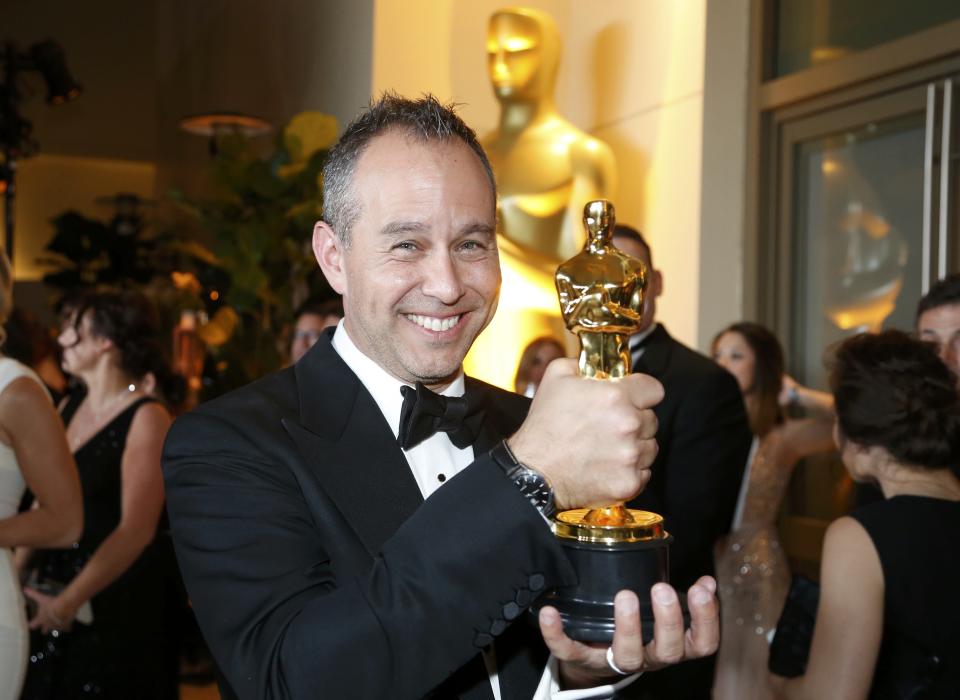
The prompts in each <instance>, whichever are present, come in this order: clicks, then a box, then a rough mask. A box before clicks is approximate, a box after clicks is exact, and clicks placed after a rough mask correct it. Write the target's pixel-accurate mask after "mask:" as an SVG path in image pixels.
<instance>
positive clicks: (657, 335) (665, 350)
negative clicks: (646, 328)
mask: <svg viewBox="0 0 960 700" xmlns="http://www.w3.org/2000/svg"><path fill="white" fill-rule="evenodd" d="M641 347H642V348H643V352H642V353H641V354H640V357H639V359H638V360H637V361H636V362H635V363H634V367H633V371H634V372H640V373H642V374H649V375H652V376H654V377H661V376H663V373H664V372H665V371H666V369H667V366H668V365H669V364H670V353H671V351H672V347H673V342H672V338H671V337H670V334H669V333H667V329H666V328H664V327H663V325H662V324H660V323H658V324H657V327H656V328H654V329H653V331H652V332H651V333H650V335H649V336H647V338H646V339H645V340H644V341H643V345H641Z"/></svg>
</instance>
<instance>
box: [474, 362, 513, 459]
mask: <svg viewBox="0 0 960 700" xmlns="http://www.w3.org/2000/svg"><path fill="white" fill-rule="evenodd" d="M465 386H466V390H467V391H468V392H471V393H475V394H477V395H479V396H480V397H481V400H482V401H483V409H484V413H483V423H482V424H481V426H480V431H479V433H478V434H477V438H476V440H474V442H473V454H474V456H475V457H478V458H479V457H481V456H483V455H484V454H486V453H487V452H489V451H490V450H491V449H493V446H494V445H496V444H497V443H498V442H500V441H501V440H503V439H504V438H507V437H510V436H511V435H513V433H514V432H516V430H517V428H518V427H519V426H520V423H522V422H523V419H524V418H525V417H526V409H527V407H528V406H529V400H528V399H526V398H523V397H520V396H516V395H508V396H510V398H511V399H512V401H511V402H510V405H509V406H508V405H507V404H505V403H504V402H503V401H502V400H501V401H498V400H497V396H496V395H495V393H494V389H493V388H492V387H491V386H490V385H489V384H485V383H484V382H481V381H479V380H477V379H474V378H472V377H466V383H465ZM502 395H503V392H501V396H502Z"/></svg>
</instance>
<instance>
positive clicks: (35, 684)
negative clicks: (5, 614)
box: [21, 397, 178, 700]
mask: <svg viewBox="0 0 960 700" xmlns="http://www.w3.org/2000/svg"><path fill="white" fill-rule="evenodd" d="M80 400H82V397H75V398H74V399H72V400H71V401H70V402H68V404H67V405H66V406H65V407H64V410H63V420H64V424H69V422H70V419H71V418H72V417H73V414H74V413H75V412H76V410H77V407H78V406H79V403H80ZM153 400H154V399H150V398H143V399H139V400H137V401H135V402H133V403H132V404H131V405H130V406H129V407H128V408H127V409H126V410H124V411H123V412H122V413H120V414H119V415H118V416H117V417H116V418H114V419H113V420H112V421H111V422H110V423H109V424H107V425H106V426H104V428H103V429H102V430H101V431H100V432H98V433H97V434H96V435H94V436H93V437H92V438H91V439H90V440H89V441H88V442H86V443H85V444H84V445H83V446H82V447H81V448H80V449H79V450H77V451H76V452H75V453H74V457H75V459H76V462H77V469H78V470H79V473H80V482H81V486H82V488H83V515H84V529H83V536H82V537H81V539H80V541H79V542H77V543H76V544H74V545H73V546H72V547H70V548H67V549H47V550H38V552H37V554H36V559H35V561H34V567H35V569H36V571H37V575H38V581H39V582H40V583H50V584H51V585H54V586H55V585H57V584H58V583H59V584H65V583H67V582H69V581H70V580H71V579H73V577H74V576H76V575H77V573H78V572H79V571H80V570H81V569H82V568H83V566H84V565H85V564H86V562H87V561H88V560H89V559H90V557H91V556H92V555H93V553H94V551H96V549H97V547H99V546H100V544H101V543H102V542H103V541H104V539H106V537H107V536H108V535H109V534H110V533H111V532H112V531H113V530H114V529H115V528H116V527H117V525H118V524H119V522H120V514H121V506H120V494H121V471H120V465H121V459H122V456H123V450H124V446H125V444H126V440H127V434H128V432H129V430H130V424H131V422H132V421H133V416H134V414H135V413H136V411H137V409H138V408H140V407H141V406H142V405H143V404H144V403H147V402H149V401H153ZM165 530H166V528H165V527H164V524H163V523H161V526H160V527H159V528H158V533H160V534H158V536H157V537H156V538H155V539H154V541H153V543H151V544H150V545H149V546H148V547H147V549H146V550H144V552H143V554H141V556H140V557H139V558H138V559H137V561H136V562H134V564H133V566H131V567H130V568H129V569H128V570H127V571H126V572H124V573H123V574H122V575H121V576H120V577H119V578H118V579H116V580H115V581H114V582H113V583H111V584H110V585H109V586H107V587H106V588H105V589H104V590H103V591H101V592H100V593H98V594H97V595H95V596H94V597H93V599H92V601H91V605H92V607H93V622H92V624H90V625H84V624H80V623H78V622H75V623H74V625H73V629H72V630H71V631H70V632H53V633H50V634H42V633H41V632H40V631H39V630H35V631H33V632H32V633H31V637H30V659H29V666H28V670H27V679H26V683H25V686H24V690H23V694H22V696H21V700H72V699H73V698H101V699H105V700H106V699H110V700H112V699H114V698H116V699H118V700H119V699H123V700H134V699H135V700H167V699H175V698H177V697H178V690H177V677H176V671H177V665H176V664H177V660H176V655H175V649H174V648H173V647H172V646H171V644H170V630H169V627H168V626H169V623H170V621H171V620H172V619H174V617H175V615H174V614H173V613H172V612H171V610H170V606H171V594H170V590H169V588H170V575H169V571H170V567H171V566H175V564H174V562H173V553H172V547H171V545H170V541H169V535H168V534H164V533H165Z"/></svg>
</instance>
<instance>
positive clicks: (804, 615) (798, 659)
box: [767, 575, 820, 678]
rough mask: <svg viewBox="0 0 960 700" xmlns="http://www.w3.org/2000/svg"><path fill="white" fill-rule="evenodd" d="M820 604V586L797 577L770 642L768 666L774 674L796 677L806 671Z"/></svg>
mask: <svg viewBox="0 0 960 700" xmlns="http://www.w3.org/2000/svg"><path fill="white" fill-rule="evenodd" d="M819 601H820V586H819V585H818V584H816V583H814V582H813V581H811V580H810V579H808V578H807V577H805V576H799V575H794V577H793V580H792V581H791V582H790V591H789V593H787V602H786V603H784V605H783V612H782V613H780V619H779V621H778V622H777V629H776V631H775V632H774V635H773V640H772V641H771V642H770V659H769V661H768V663H767V667H768V668H769V669H770V671H771V672H772V673H775V674H777V675H778V676H783V677H785V678H795V677H797V676H802V675H803V673H804V671H806V670H807V660H808V659H809V658H810V643H811V642H812V641H813V626H814V624H815V623H816V620H817V604H818V603H819Z"/></svg>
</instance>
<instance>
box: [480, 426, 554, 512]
mask: <svg viewBox="0 0 960 700" xmlns="http://www.w3.org/2000/svg"><path fill="white" fill-rule="evenodd" d="M490 456H491V457H492V458H493V461H494V462H496V463H497V466H499V467H500V468H501V469H503V472H504V474H506V475H507V478H508V479H510V480H511V481H512V482H513V483H514V484H516V485H517V488H518V489H520V493H522V494H523V495H524V496H526V497H527V500H528V501H530V503H531V504H533V507H534V508H536V509H537V510H539V511H540V513H541V514H542V515H543V517H545V518H552V517H553V516H554V515H555V514H556V512H557V503H556V501H555V500H554V499H553V489H552V488H550V484H548V483H547V480H546V479H544V478H543V476H542V475H541V474H540V473H539V472H536V471H534V470H533V469H531V468H530V467H528V466H527V465H525V464H522V463H520V462H518V461H517V458H516V457H515V456H514V455H513V452H511V451H510V448H509V447H508V446H507V441H506V440H501V441H500V442H498V443H497V445H496V447H494V448H493V449H492V450H490Z"/></svg>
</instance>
